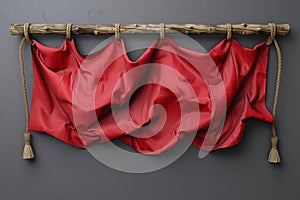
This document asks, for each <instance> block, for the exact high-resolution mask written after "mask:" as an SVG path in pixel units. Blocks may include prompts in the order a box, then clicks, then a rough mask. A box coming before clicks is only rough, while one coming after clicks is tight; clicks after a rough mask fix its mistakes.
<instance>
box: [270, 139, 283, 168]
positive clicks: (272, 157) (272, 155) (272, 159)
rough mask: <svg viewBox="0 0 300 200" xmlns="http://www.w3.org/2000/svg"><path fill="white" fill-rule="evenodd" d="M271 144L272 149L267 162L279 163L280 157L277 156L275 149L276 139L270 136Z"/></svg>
mask: <svg viewBox="0 0 300 200" xmlns="http://www.w3.org/2000/svg"><path fill="white" fill-rule="evenodd" d="M271 142H272V148H271V149H270V153H269V157H268V162H269V163H280V156H279V152H278V149H277V144H278V137H277V136H272V138H271Z"/></svg>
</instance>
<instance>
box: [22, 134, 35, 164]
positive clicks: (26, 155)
mask: <svg viewBox="0 0 300 200" xmlns="http://www.w3.org/2000/svg"><path fill="white" fill-rule="evenodd" d="M24 138H25V146H24V151H23V159H26V160H29V159H33V158H34V152H33V149H32V147H31V145H30V133H24Z"/></svg>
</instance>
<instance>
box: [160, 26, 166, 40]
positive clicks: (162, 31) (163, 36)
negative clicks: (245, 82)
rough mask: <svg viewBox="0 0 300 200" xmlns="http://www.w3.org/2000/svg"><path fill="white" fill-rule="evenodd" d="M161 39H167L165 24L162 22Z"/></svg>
mask: <svg viewBox="0 0 300 200" xmlns="http://www.w3.org/2000/svg"><path fill="white" fill-rule="evenodd" d="M159 26H160V39H161V41H162V42H164V41H165V24H164V23H160V24H159Z"/></svg>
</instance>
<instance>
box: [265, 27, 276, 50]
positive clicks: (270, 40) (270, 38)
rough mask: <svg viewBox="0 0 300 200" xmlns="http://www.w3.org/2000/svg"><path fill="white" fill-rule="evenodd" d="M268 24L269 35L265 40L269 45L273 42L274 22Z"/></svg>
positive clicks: (274, 34)
mask: <svg viewBox="0 0 300 200" xmlns="http://www.w3.org/2000/svg"><path fill="white" fill-rule="evenodd" d="M269 26H270V28H271V32H270V36H269V38H268V40H267V42H266V45H268V46H269V45H270V44H272V43H273V42H274V40H275V36H276V24H275V23H269Z"/></svg>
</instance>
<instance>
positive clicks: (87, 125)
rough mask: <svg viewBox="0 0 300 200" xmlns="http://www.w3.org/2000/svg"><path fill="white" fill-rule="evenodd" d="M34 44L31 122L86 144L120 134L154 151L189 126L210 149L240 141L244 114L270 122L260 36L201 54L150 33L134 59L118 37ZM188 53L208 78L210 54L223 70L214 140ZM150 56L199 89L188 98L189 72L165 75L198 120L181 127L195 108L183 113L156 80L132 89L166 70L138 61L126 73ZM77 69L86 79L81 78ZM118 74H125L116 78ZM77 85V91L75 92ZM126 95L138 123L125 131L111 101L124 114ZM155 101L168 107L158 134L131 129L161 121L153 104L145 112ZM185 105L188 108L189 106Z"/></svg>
mask: <svg viewBox="0 0 300 200" xmlns="http://www.w3.org/2000/svg"><path fill="white" fill-rule="evenodd" d="M31 48H32V61H33V73H34V86H33V95H32V105H31V110H30V122H29V129H30V130H31V131H38V132H45V133H47V134H49V135H52V136H54V137H56V138H58V139H60V140H62V141H64V142H66V143H69V144H71V145H74V146H77V147H81V148H85V147H87V145H90V144H93V143H95V142H100V143H103V142H107V141H108V140H114V139H117V138H120V139H121V140H122V141H123V142H125V143H126V144H128V145H130V146H131V147H133V148H134V149H135V150H136V151H138V152H141V153H147V154H157V153H161V152H163V151H165V150H167V149H169V148H171V147H172V146H173V145H175V144H176V142H177V141H178V140H180V139H181V138H182V137H184V136H186V137H187V138H189V132H192V131H196V132H197V134H196V137H195V138H193V137H192V138H191V139H193V144H194V145H195V146H197V147H199V148H201V149H204V150H206V149H211V148H210V147H208V146H206V144H204V143H203V141H204V139H205V138H206V139H208V143H207V144H209V143H210V140H211V143H212V144H213V147H212V149H213V150H215V149H219V148H227V147H230V146H233V145H235V144H237V143H238V142H239V141H240V140H241V137H242V133H243V130H244V128H245V120H246V119H248V118H256V119H259V120H263V121H266V122H268V123H272V122H273V117H272V115H271V114H270V112H269V111H268V110H267V108H266V106H265V96H266V71H267V62H268V50H269V48H268V46H267V45H265V42H262V43H260V44H258V45H256V46H255V47H254V48H253V49H248V48H245V47H243V46H241V45H240V44H239V43H238V42H237V41H235V40H231V41H230V42H227V41H226V40H222V41H221V42H220V43H218V44H217V45H216V46H215V47H214V48H213V49H212V50H211V51H210V52H209V53H208V54H203V53H198V52H195V51H191V50H188V49H184V48H182V47H179V46H178V45H176V44H175V43H174V42H172V41H171V40H170V39H168V38H167V39H166V41H165V42H161V41H160V40H155V41H154V42H153V43H152V44H151V46H150V47H149V48H148V49H147V50H146V51H145V52H144V53H143V54H142V56H141V57H139V58H138V59H137V60H136V61H132V60H130V58H129V57H128V55H127V53H126V49H125V46H124V42H123V41H122V40H121V41H120V42H118V41H115V40H112V41H111V42H110V43H109V44H108V45H107V46H105V47H104V48H103V49H101V50H99V51H97V52H95V53H93V54H92V55H90V56H85V55H82V54H80V53H79V52H78V51H77V49H76V46H75V43H74V40H72V41H68V40H65V41H64V43H63V44H62V45H61V47H60V48H51V47H47V46H44V45H42V44H41V43H39V42H37V41H35V45H32V47H31ZM116 55H119V56H117V57H116ZM185 57H189V59H191V60H193V61H194V62H196V63H197V64H196V65H198V67H199V68H200V69H202V70H203V72H204V73H208V74H209V75H211V76H212V80H213V78H214V73H216V72H214V70H212V69H211V68H210V65H211V64H209V63H211V62H213V63H214V64H215V65H216V67H217V70H218V73H219V74H220V76H221V78H222V81H223V83H222V84H223V86H224V94H222V95H221V96H222V98H224V99H223V100H226V108H225V109H226V118H225V121H224V127H223V129H222V131H221V133H220V134H219V135H218V137H217V140H216V141H213V140H215V139H216V138H215V137H214V136H210V135H208V134H207V129H208V126H209V124H210V122H211V119H212V117H213V115H214V114H215V113H214V112H213V108H212V103H211V96H210V95H211V94H210V93H209V88H208V86H207V81H206V80H205V79H204V78H203V76H201V75H200V74H199V73H198V72H197V71H196V70H195V66H193V65H192V64H191V63H189V62H187V60H186V59H185ZM148 63H158V64H161V65H164V66H169V67H170V68H171V69H174V70H176V71H178V72H179V73H180V74H181V75H182V76H183V77H185V79H186V80H187V81H188V82H189V84H190V85H191V87H192V89H193V90H194V92H195V93H196V96H197V98H196V100H195V99H193V100H191V99H187V98H186V97H187V95H186V94H185V91H182V89H181V87H180V86H181V84H183V82H185V81H186V80H181V79H180V78H179V76H178V77H177V78H175V79H174V80H170V81H171V82H172V81H173V84H174V87H177V90H178V91H180V94H181V95H182V96H181V97H179V98H180V99H183V100H182V101H183V102H184V103H183V104H184V105H188V104H189V103H190V101H196V103H197V105H198V106H199V111H200V120H199V121H197V122H196V127H194V126H192V127H190V128H189V127H185V129H184V130H180V131H179V130H178V129H179V123H180V120H181V119H182V118H183V119H190V120H193V119H196V118H193V113H192V112H193V111H191V113H186V114H185V116H182V113H181V110H180V108H181V107H180V103H182V102H181V100H179V99H178V96H176V95H175V94H174V92H173V91H171V90H170V89H168V88H166V87H164V86H162V85H159V84H147V85H144V86H142V87H139V88H138V89H137V90H135V91H133V90H134V88H135V86H136V84H138V82H139V81H142V80H145V79H147V78H148V76H149V74H152V75H153V74H155V76H156V77H157V79H161V80H162V79H166V78H168V77H166V76H160V75H161V73H160V70H159V68H153V69H151V67H150V68H146V69H142V70H141V71H140V73H138V74H135V76H133V77H130V76H129V78H128V77H125V78H124V77H123V76H124V74H126V72H129V71H130V70H132V69H135V68H137V67H138V66H141V65H143V64H148ZM105 67H107V68H106V69H105ZM100 72H101V73H102V74H101V73H100ZM99 74H101V77H99ZM79 75H80V77H81V79H82V82H83V83H84V84H81V85H80V84H78V76H79ZM202 75H203V74H202ZM122 77H123V78H124V80H123V82H122V81H121V82H120V81H119V80H120V78H122ZM118 81H119V82H118ZM216 84H218V83H216ZM116 85H117V87H116ZM90 92H93V93H94V94H93V95H92V97H93V98H94V99H91V98H90V97H91V95H90V94H89V93H90ZM74 93H75V94H79V95H77V96H75V99H74ZM132 94H133V95H132ZM76 98H80V101H76ZM129 100H130V104H129V114H130V117H131V120H132V121H133V122H134V123H135V126H134V127H131V128H130V132H126V131H124V130H123V129H121V128H120V127H119V125H118V124H117V123H116V121H115V119H114V116H113V113H112V111H111V106H112V104H113V105H116V106H119V107H120V109H118V111H117V112H119V113H118V114H119V115H120V116H123V115H125V114H126V109H123V108H122V105H124V102H126V101H129ZM91 101H94V103H90V102H91ZM78 102H80V103H78ZM82 102H84V103H82ZM154 104H159V105H161V106H163V108H164V109H165V112H166V121H165V123H164V125H163V126H162V127H161V129H160V130H159V131H158V132H157V133H156V134H155V135H151V136H149V137H135V136H138V135H137V134H141V135H142V134H146V135H147V129H143V130H142V131H139V130H140V129H141V128H142V127H146V126H147V124H149V123H150V122H151V123H153V124H155V123H159V122H160V121H161V120H160V115H159V114H157V113H156V112H151V113H150V114H149V111H150V110H151V107H152V106H153V105H154ZM185 108H186V109H188V106H186V107H184V108H183V109H185ZM74 112H76V113H75V114H74ZM126 119H127V118H126ZM118 123H120V122H118ZM121 123H123V122H122V121H121ZM125 123H126V121H125V118H124V124H125ZM99 125H100V126H101V130H99V128H98V127H99ZM79 133H80V134H79Z"/></svg>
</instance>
